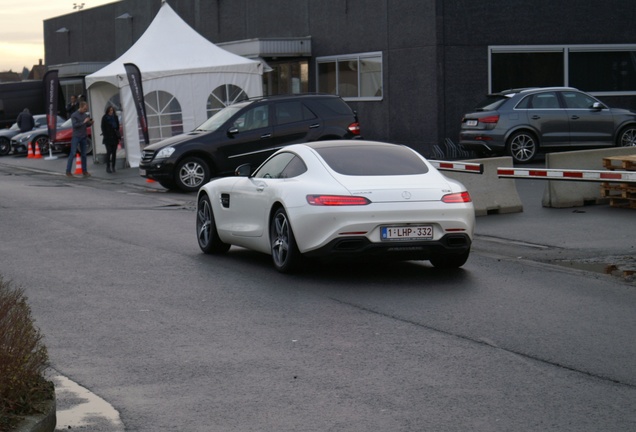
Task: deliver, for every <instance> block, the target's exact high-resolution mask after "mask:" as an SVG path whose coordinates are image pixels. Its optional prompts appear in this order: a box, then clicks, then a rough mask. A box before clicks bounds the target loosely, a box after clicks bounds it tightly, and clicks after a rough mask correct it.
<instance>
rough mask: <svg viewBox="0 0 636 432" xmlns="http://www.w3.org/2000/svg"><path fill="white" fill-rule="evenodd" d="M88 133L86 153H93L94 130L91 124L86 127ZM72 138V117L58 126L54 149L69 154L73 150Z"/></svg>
mask: <svg viewBox="0 0 636 432" xmlns="http://www.w3.org/2000/svg"><path fill="white" fill-rule="evenodd" d="M86 133H87V134H88V138H86V144H87V147H86V154H93V130H92V129H91V127H90V126H88V127H87V128H86ZM71 138H73V126H72V121H71V119H68V120H66V121H65V122H64V123H62V124H61V125H59V126H58V128H57V131H56V133H55V141H54V142H53V151H59V152H62V153H66V154H69V153H70V152H71Z"/></svg>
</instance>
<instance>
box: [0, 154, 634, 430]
mask: <svg viewBox="0 0 636 432" xmlns="http://www.w3.org/2000/svg"><path fill="white" fill-rule="evenodd" d="M4 162H5V160H4V159H0V221H1V222H2V226H3V229H2V231H0V255H1V256H2V260H0V274H2V275H3V276H4V277H5V278H8V279H12V280H13V281H14V282H15V283H17V284H19V285H21V286H23V287H24V288H25V289H26V292H27V295H28V297H29V300H30V304H31V305H32V308H33V314H34V316H35V318H36V324H37V325H38V326H39V327H40V329H41V330H42V332H43V333H44V334H45V337H46V339H45V342H46V344H47V347H48V348H49V352H50V357H51V363H52V367H53V368H54V369H55V371H57V372H59V373H60V374H62V375H63V376H65V377H67V378H68V379H70V380H72V381H74V382H76V383H79V384H80V385H81V386H83V387H84V388H87V389H89V390H90V391H91V392H92V393H94V394H96V395H99V396H100V397H101V398H103V399H104V400H106V401H108V402H109V403H110V404H111V405H112V406H113V407H114V408H115V409H116V410H117V412H118V413H119V416H120V419H121V421H122V422H123V425H124V426H125V430H131V431H167V430H177V431H241V432H244V431H327V430H329V431H365V432H366V431H388V430H394V431H466V430H471V431H510V430H524V431H547V430H554V431H599V430H603V431H605V430H607V431H632V430H634V429H635V428H636V412H635V411H634V406H636V362H635V361H634V358H636V344H635V343H634V340H635V339H634V334H635V330H636V318H635V317H636V315H635V311H636V286H635V285H634V283H633V281H631V280H629V279H624V278H622V277H619V276H615V275H608V274H604V273H602V272H599V271H590V270H591V269H592V267H591V266H590V267H589V268H587V267H585V264H587V263H590V262H592V261H593V260H596V262H602V261H608V260H609V261H612V260H613V261H616V262H618V261H620V260H625V261H629V257H630V256H632V255H634V254H636V252H635V251H634V244H635V243H636V242H634V241H633V238H634V237H633V236H634V234H633V220H634V219H633V217H634V213H633V212H631V213H630V211H629V210H619V209H613V208H609V207H606V206H592V207H585V208H582V209H578V210H577V211H574V210H572V209H562V210H556V211H554V210H552V209H543V208H541V207H540V196H541V191H542V189H541V186H540V185H533V184H532V183H524V184H523V185H521V184H520V185H519V186H520V188H521V189H524V193H523V195H522V196H523V199H524V210H525V211H524V212H523V213H520V214H513V215H495V216H487V217H482V218H478V220H477V234H478V235H477V238H476V241H475V244H474V251H473V254H472V255H471V257H470V259H469V261H468V263H467V264H466V265H465V267H464V268H463V269H462V270H459V271H456V272H441V271H438V270H436V269H434V268H432V267H431V266H430V265H428V263H400V264H393V265H386V266H375V267H370V266H365V265H350V264H345V265H341V266H319V265H316V266H312V267H311V268H309V269H308V270H307V271H306V272H304V273H302V274H299V275H293V276H285V275H281V274H278V273H276V272H275V271H274V270H273V268H272V266H271V263H270V261H269V257H267V256H264V255H260V254H256V253H253V252H250V251H246V250H241V249H238V248H232V249H231V251H230V253H229V254H227V255H226V256H223V257H210V256H206V255H203V254H201V253H200V251H199V249H198V246H197V244H196V238H195V235H194V199H195V197H194V195H182V194H172V193H166V192H164V191H162V190H161V188H159V187H156V186H155V185H146V184H144V183H143V182H138V181H127V180H126V173H119V174H118V176H119V177H116V176H113V177H110V178H109V179H108V180H104V179H103V178H95V177H97V176H95V177H94V178H91V179H67V178H65V177H63V176H62V175H61V173H62V171H59V172H56V173H55V174H51V173H50V172H45V171H40V170H38V171H35V172H34V171H32V170H29V171H25V170H23V169H22V168H18V167H16V166H14V165H12V164H11V163H10V162H6V163H4ZM97 168H98V167H96V168H95V170H96V169H97ZM95 170H93V171H94V172H95ZM100 177H101V175H100ZM537 196H538V201H535V198H536V197H537ZM632 258H633V257H632ZM555 261H567V262H570V261H576V262H579V263H583V265H582V266H579V267H576V266H569V265H561V264H562V263H561V264H555ZM108 427H109V426H108V425H102V424H98V425H94V426H92V428H91V430H103V431H106V430H110V429H108Z"/></svg>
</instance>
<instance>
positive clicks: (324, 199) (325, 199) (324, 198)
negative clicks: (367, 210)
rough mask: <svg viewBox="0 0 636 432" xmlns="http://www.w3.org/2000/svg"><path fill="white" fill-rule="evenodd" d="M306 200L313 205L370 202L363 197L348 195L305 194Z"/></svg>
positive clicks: (353, 204)
mask: <svg viewBox="0 0 636 432" xmlns="http://www.w3.org/2000/svg"><path fill="white" fill-rule="evenodd" d="M307 202H308V203H309V204H310V205H315V206H356V205H367V204H371V201H369V200H368V199H367V198H365V197H360V196H349V195H307Z"/></svg>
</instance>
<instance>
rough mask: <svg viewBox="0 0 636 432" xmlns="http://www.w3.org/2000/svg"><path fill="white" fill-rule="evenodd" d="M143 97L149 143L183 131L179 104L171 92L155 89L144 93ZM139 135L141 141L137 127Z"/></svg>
mask: <svg viewBox="0 0 636 432" xmlns="http://www.w3.org/2000/svg"><path fill="white" fill-rule="evenodd" d="M144 98H145V101H146V116H147V117H148V136H149V138H150V143H151V144H152V143H156V142H158V141H161V140H162V139H164V138H169V137H171V136H175V135H179V134H181V133H183V115H182V113H181V104H180V103H179V101H178V100H177V99H176V98H175V97H174V96H173V95H172V94H170V93H168V92H165V91H156V92H151V93H148V94H146V95H145V96H144ZM139 137H140V141H143V138H142V137H143V135H142V134H141V128H139Z"/></svg>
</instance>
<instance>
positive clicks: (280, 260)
mask: <svg viewBox="0 0 636 432" xmlns="http://www.w3.org/2000/svg"><path fill="white" fill-rule="evenodd" d="M288 230H289V224H288V223H287V218H286V217H285V215H284V214H278V215H276V218H275V219H274V236H273V237H274V240H273V242H272V256H273V257H274V261H275V262H276V265H277V266H279V267H280V266H282V265H284V264H285V261H287V254H288V251H289V231H288Z"/></svg>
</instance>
